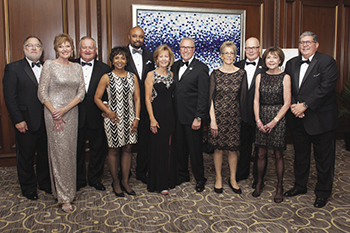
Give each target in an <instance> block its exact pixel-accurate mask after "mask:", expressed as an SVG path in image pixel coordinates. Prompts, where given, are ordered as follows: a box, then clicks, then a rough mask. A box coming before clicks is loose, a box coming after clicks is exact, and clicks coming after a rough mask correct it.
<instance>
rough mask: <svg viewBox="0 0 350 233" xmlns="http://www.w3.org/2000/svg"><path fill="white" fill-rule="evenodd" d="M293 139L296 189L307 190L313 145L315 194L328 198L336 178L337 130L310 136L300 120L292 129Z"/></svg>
mask: <svg viewBox="0 0 350 233" xmlns="http://www.w3.org/2000/svg"><path fill="white" fill-rule="evenodd" d="M292 137H293V145H294V150H295V160H294V175H295V188H298V189H304V190H306V189H307V187H306V186H307V181H308V178H309V171H310V157H311V144H312V145H313V150H314V157H315V162H316V170H317V183H316V187H315V194H316V196H318V197H321V198H328V197H329V196H330V195H331V193H332V185H333V177H334V162H335V130H331V131H328V132H325V133H321V134H317V135H309V134H308V133H307V132H306V131H305V128H304V126H303V124H302V122H301V120H298V124H297V126H296V127H295V128H294V129H292Z"/></svg>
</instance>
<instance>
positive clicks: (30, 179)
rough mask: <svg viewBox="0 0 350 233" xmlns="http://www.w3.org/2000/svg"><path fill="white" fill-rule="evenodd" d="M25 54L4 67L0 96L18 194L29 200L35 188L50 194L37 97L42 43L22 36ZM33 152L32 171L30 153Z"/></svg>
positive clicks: (40, 105)
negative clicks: (10, 130)
mask: <svg viewBox="0 0 350 233" xmlns="http://www.w3.org/2000/svg"><path fill="white" fill-rule="evenodd" d="M23 51H24V54H25V58H24V59H22V60H19V61H16V62H12V63H10V64H8V65H6V67H5V75H4V78H3V91H4V99H5V103H6V106H7V109H8V111H9V114H10V117H11V120H12V123H13V124H14V126H15V137H16V156H17V157H16V158H17V174H18V179H19V184H20V186H21V190H22V194H23V195H24V196H25V197H27V198H28V199H30V200H36V199H38V195H37V190H36V188H37V184H39V189H40V190H44V191H45V192H46V193H48V194H51V182H50V174H49V164H48V155H47V137H46V128H45V121H44V112H43V105H42V104H41V103H40V101H39V100H38V97H37V91H38V83H39V79H40V74H41V70H42V64H43V63H42V62H41V61H40V60H39V59H40V57H41V54H42V43H41V40H40V39H39V38H38V37H35V36H29V37H27V38H26V39H25V40H24V43H23ZM35 151H36V152H37V155H36V172H34V167H33V166H34V157H35Z"/></svg>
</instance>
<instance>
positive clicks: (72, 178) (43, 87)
mask: <svg viewBox="0 0 350 233" xmlns="http://www.w3.org/2000/svg"><path fill="white" fill-rule="evenodd" d="M84 95H85V82H84V76H83V69H82V68H81V65H80V64H77V63H73V64H71V65H69V66H65V65H61V64H59V63H57V62H55V61H53V60H47V61H46V62H45V64H44V66H43V70H42V73H41V77H40V83H39V86H38V97H39V100H40V101H41V102H42V103H45V102H47V101H50V102H51V104H52V105H53V107H54V108H55V109H59V108H63V107H65V106H67V104H69V103H70V102H71V101H72V100H73V99H74V98H75V97H77V98H79V99H80V100H83V99H84ZM44 117H45V125H46V132H47V142H48V155H49V167H50V178H51V188H52V193H53V195H54V197H55V198H57V200H58V202H59V203H67V202H72V201H73V200H74V198H75V193H76V173H77V172H76V171H77V170H76V166H77V165H76V156H77V155H76V150H77V138H78V105H76V106H75V107H73V108H72V109H70V110H69V111H68V112H67V113H66V114H65V115H64V116H63V119H64V120H65V121H66V123H64V124H63V131H61V132H56V130H55V129H53V128H52V125H53V118H52V114H51V112H50V111H49V110H48V109H47V108H46V107H45V108H44Z"/></svg>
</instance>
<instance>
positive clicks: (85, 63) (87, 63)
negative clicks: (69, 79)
mask: <svg viewBox="0 0 350 233" xmlns="http://www.w3.org/2000/svg"><path fill="white" fill-rule="evenodd" d="M81 65H82V66H92V63H91V62H83V61H82V62H81Z"/></svg>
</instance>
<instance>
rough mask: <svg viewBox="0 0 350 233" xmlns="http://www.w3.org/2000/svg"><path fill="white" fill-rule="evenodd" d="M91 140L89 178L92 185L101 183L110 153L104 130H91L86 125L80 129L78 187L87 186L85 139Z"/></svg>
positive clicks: (101, 128)
mask: <svg viewBox="0 0 350 233" xmlns="http://www.w3.org/2000/svg"><path fill="white" fill-rule="evenodd" d="M86 135H87V137H88V139H89V151H90V159H89V165H88V172H87V178H88V182H89V184H90V185H94V184H96V183H98V182H101V177H102V175H103V167H104V162H105V157H106V154H107V151H108V147H107V140H106V135H105V132H104V128H103V127H100V128H90V127H88V126H87V124H85V126H84V127H80V128H79V129H78V148H77V186H85V185H86V168H85V139H86Z"/></svg>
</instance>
